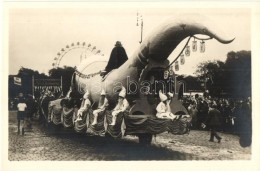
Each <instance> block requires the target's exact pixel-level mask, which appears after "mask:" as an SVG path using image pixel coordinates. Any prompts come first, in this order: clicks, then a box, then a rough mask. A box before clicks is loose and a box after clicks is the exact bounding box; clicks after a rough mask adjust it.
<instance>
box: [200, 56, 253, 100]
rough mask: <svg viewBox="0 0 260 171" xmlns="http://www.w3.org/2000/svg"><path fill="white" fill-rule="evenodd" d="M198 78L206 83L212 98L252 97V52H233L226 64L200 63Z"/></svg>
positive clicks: (218, 62)
mask: <svg viewBox="0 0 260 171" xmlns="http://www.w3.org/2000/svg"><path fill="white" fill-rule="evenodd" d="M195 74H196V76H197V77H198V78H199V79H200V80H201V81H204V82H205V89H208V90H209V91H210V95H211V96H216V97H219V96H223V95H224V94H226V96H227V97H234V98H245V97H249V96H251V51H238V52H234V51H231V52H229V53H228V54H227V59H226V61H225V62H221V61H216V60H215V61H206V62H203V63H200V64H199V65H198V68H197V70H196V72H195Z"/></svg>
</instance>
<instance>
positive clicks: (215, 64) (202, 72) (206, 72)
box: [195, 60, 226, 97]
mask: <svg viewBox="0 0 260 171" xmlns="http://www.w3.org/2000/svg"><path fill="white" fill-rule="evenodd" d="M223 67H224V62H221V61H219V60H214V61H206V62H203V63H200V64H199V65H198V68H197V70H196V71H195V74H196V76H197V77H198V79H199V80H200V81H201V82H203V83H204V90H209V91H210V95H211V96H214V97H215V96H219V95H220V94H221V92H222V91H223V89H222V87H223V80H225V79H226V78H225V75H224V72H223V69H224V68H223Z"/></svg>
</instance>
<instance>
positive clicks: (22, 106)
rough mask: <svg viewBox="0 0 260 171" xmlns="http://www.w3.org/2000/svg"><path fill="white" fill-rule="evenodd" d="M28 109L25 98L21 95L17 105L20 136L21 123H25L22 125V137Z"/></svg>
mask: <svg viewBox="0 0 260 171" xmlns="http://www.w3.org/2000/svg"><path fill="white" fill-rule="evenodd" d="M26 108H27V105H26V103H25V99H24V98H23V93H19V100H18V104H17V109H18V111H17V121H18V135H19V134H20V125H21V124H20V122H21V120H22V121H23V124H22V135H24V118H25V117H26V116H25V115H26V113H25V111H26Z"/></svg>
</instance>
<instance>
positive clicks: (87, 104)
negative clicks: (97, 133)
mask: <svg viewBox="0 0 260 171" xmlns="http://www.w3.org/2000/svg"><path fill="white" fill-rule="evenodd" d="M90 107H91V102H90V100H89V92H88V90H87V91H86V92H85V94H84V96H83V100H82V103H81V107H80V109H79V110H78V113H77V119H76V120H75V122H77V121H81V120H82V114H83V112H85V111H88V110H89V109H90Z"/></svg>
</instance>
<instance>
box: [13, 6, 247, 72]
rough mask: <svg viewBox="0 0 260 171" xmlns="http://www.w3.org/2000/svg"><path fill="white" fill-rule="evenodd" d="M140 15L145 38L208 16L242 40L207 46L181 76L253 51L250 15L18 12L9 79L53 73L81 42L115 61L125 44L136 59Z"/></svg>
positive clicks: (70, 62) (73, 59)
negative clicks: (169, 24) (117, 48)
mask: <svg viewBox="0 0 260 171" xmlns="http://www.w3.org/2000/svg"><path fill="white" fill-rule="evenodd" d="M137 11H139V13H141V15H142V18H143V21H144V36H143V37H144V38H145V37H146V36H148V34H149V32H151V30H152V29H154V28H155V27H156V26H158V24H160V23H161V22H162V21H163V20H165V19H167V18H169V17H172V16H178V15H182V14H187V13H189V14H196V13H198V12H199V13H200V14H202V15H205V16H207V17H208V18H209V19H210V20H211V23H212V25H214V26H215V25H216V29H218V30H222V31H223V34H224V35H227V37H229V38H233V37H235V38H236V39H235V40H234V42H232V43H230V44H227V45H224V44H221V43H219V42H217V41H216V40H209V41H206V52H205V53H203V54H202V53H199V52H191V56H190V57H187V58H186V63H185V65H181V66H180V70H179V71H178V72H176V73H178V74H193V73H194V71H195V69H196V66H197V65H198V64H199V63H200V62H203V61H206V60H214V59H216V60H222V61H224V60H225V59H226V54H227V53H228V52H229V51H240V50H251V44H250V41H251V39H250V38H251V36H250V35H251V32H250V29H251V28H250V24H251V23H250V20H251V18H250V11H249V10H247V9H230V8H229V9H208V8H204V9H188V8H187V9H185V8H178V9H177V8H174V7H168V8H165V7H164V8H159V7H158V8H136V7H131V8H127V7H121V8H107V7H104V6H103V7H102V6H99V7H98V8H93V7H92V8H87V7H84V8H13V9H11V10H10V12H9V73H10V74H17V72H18V70H19V69H20V67H21V66H23V67H26V68H32V69H34V70H38V71H39V72H40V73H42V72H45V73H47V72H48V70H49V69H51V68H52V63H53V62H54V60H53V59H54V57H56V56H57V53H58V52H59V51H60V50H61V49H62V48H65V47H66V45H71V43H76V42H86V44H89V43H91V45H92V46H96V47H97V49H100V50H101V52H102V53H103V54H105V56H109V55H110V52H111V50H112V48H113V47H114V44H115V42H116V41H117V40H120V41H121V42H122V44H123V46H124V47H125V49H126V52H127V54H128V56H129V57H131V55H132V53H133V52H134V51H135V50H136V49H137V48H138V47H139V45H140V44H139V41H140V27H138V26H136V24H137ZM220 36H222V35H220ZM184 43H185V41H183V42H182V44H181V45H180V46H179V48H177V49H176V51H174V52H173V54H172V55H171V57H170V58H169V59H170V60H173V59H174V58H175V57H176V55H177V54H178V53H179V51H180V50H179V49H181V47H182V46H183V44H184ZM83 52H84V51H83V50H82V49H76V50H73V51H70V52H69V53H68V54H67V55H65V56H64V59H63V60H62V62H61V65H60V66H63V65H67V66H75V65H77V64H78V63H79V61H80V55H81V54H82V53H83ZM104 58H105V57H104Z"/></svg>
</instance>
